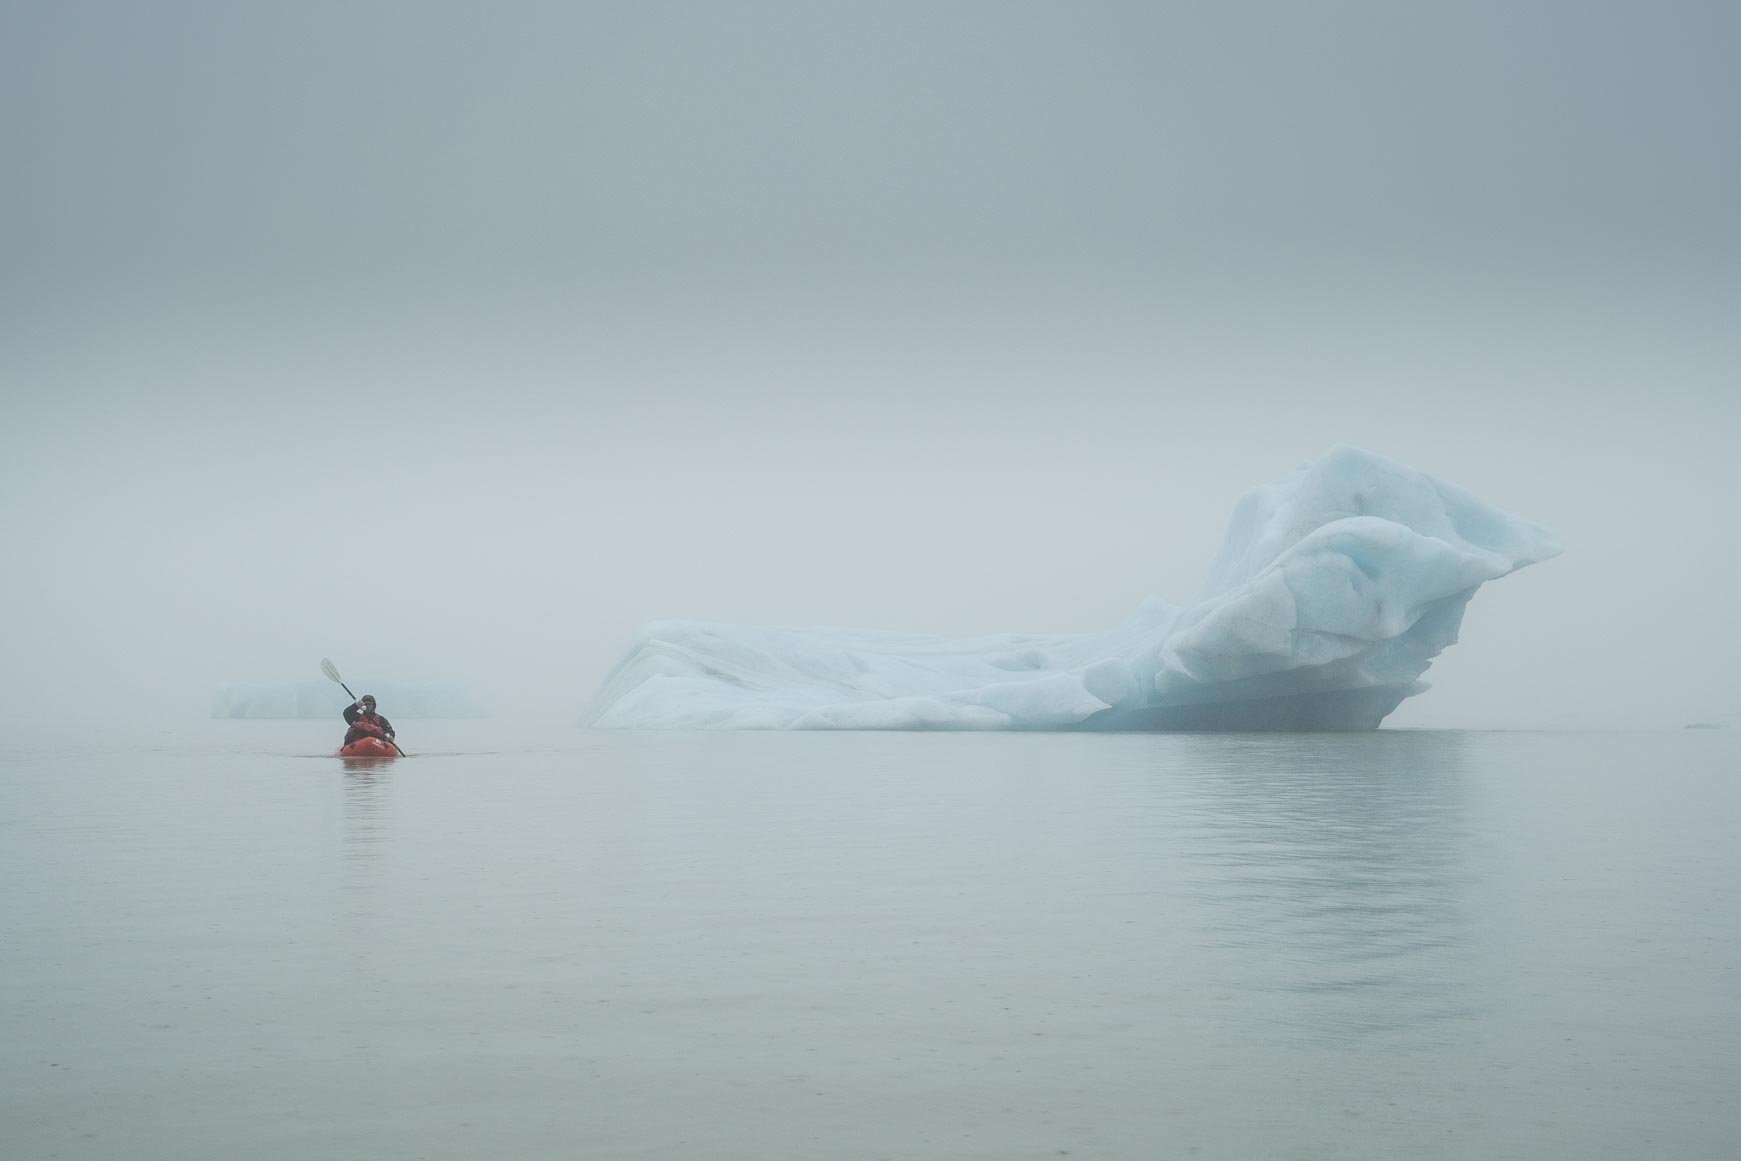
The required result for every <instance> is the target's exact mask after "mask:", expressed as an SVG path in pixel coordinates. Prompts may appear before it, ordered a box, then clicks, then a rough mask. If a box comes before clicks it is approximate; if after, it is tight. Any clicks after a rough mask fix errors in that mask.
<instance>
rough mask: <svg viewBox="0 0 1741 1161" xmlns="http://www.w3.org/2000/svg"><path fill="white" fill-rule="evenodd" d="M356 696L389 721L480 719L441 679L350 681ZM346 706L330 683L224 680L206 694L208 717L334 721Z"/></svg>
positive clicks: (348, 701)
mask: <svg viewBox="0 0 1741 1161" xmlns="http://www.w3.org/2000/svg"><path fill="white" fill-rule="evenodd" d="M351 688H352V689H354V690H356V691H357V693H358V694H359V695H361V694H364V693H372V694H374V695H375V698H376V699H377V701H378V702H379V703H380V706H381V712H382V713H384V714H386V715H387V717H388V719H389V720H397V719H400V718H407V719H409V718H481V717H485V716H487V715H486V713H485V712H484V708H483V707H482V706H480V705H479V704H478V703H477V702H475V701H473V700H472V698H471V697H470V696H469V695H468V694H467V693H466V692H465V690H463V689H461V688H460V687H459V686H457V685H454V684H453V683H451V682H446V681H379V680H374V679H370V678H364V679H361V680H358V681H353V682H351ZM349 704H351V699H350V698H349V697H346V696H345V691H344V690H342V689H340V688H339V687H338V686H336V685H334V684H333V683H332V682H330V681H230V682H225V683H224V684H223V685H220V686H218V688H217V692H215V693H214V694H213V695H212V716H213V717H214V718H334V719H337V718H338V716H339V714H340V713H341V712H343V710H344V708H345V707H346V706H347V705H349Z"/></svg>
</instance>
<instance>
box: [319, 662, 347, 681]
mask: <svg viewBox="0 0 1741 1161" xmlns="http://www.w3.org/2000/svg"><path fill="white" fill-rule="evenodd" d="M320 671H321V672H322V673H324V674H326V675H327V677H328V679H329V680H332V681H336V682H338V683H339V684H340V685H343V684H344V683H345V679H344V678H342V677H340V676H339V668H338V666H336V665H334V664H333V663H332V662H330V661H328V660H327V659H326V658H324V657H322V658H321V659H320Z"/></svg>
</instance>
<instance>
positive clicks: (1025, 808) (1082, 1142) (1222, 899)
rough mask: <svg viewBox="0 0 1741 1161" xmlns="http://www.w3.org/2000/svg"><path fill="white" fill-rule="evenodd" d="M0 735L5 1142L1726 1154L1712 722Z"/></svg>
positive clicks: (204, 1146)
mask: <svg viewBox="0 0 1741 1161" xmlns="http://www.w3.org/2000/svg"><path fill="white" fill-rule="evenodd" d="M404 740H405V742H406V743H407V747H408V748H409V749H411V750H413V752H414V754H415V756H414V757H413V758H411V759H409V760H402V761H399V762H396V763H386V764H376V765H368V764H361V765H348V766H347V765H345V764H343V763H341V762H340V761H339V760H337V759H334V758H329V757H325V756H322V752H323V751H326V750H328V749H330V747H331V746H332V745H333V744H334V743H335V741H336V736H335V731H334V730H333V729H332V728H331V727H330V726H327V725H325V724H324V723H246V722H214V723H209V724H202V725H199V726H197V727H190V728H188V729H185V730H176V731H165V732H162V733H158V734H152V735H149V736H142V735H128V734H122V733H115V734H110V735H97V736H93V737H91V738H88V739H86V740H84V741H81V742H79V743H77V744H74V745H64V744H60V743H56V742H53V741H52V740H51V739H50V738H49V737H48V736H47V735H32V734H30V733H28V732H20V731H19V730H17V729H16V728H14V729H12V730H11V731H9V733H8V736H7V738H6V740H5V742H4V743H0V875H3V876H4V882H5V884H6V886H5V890H4V895H3V896H0V988H3V989H4V996H5V1003H4V1007H3V1009H0V1141H3V1142H4V1150H3V1151H4V1153H5V1155H6V1156H8V1157H19V1158H69V1159H85V1158H115V1157H126V1158H129V1159H131V1161H143V1159H149V1158H163V1159H166V1161H168V1159H174V1161H185V1159H187V1158H190V1157H248V1158H250V1159H251V1161H272V1159H278V1158H284V1159H291V1158H295V1159H299V1161H300V1159H306V1158H312V1157H364V1156H366V1157H370V1158H382V1159H384V1158H430V1159H441V1161H446V1159H455V1161H457V1159H466V1161H472V1159H475V1158H480V1157H490V1158H574V1157H589V1158H590V1157H598V1158H612V1159H615V1158H669V1157H697V1158H709V1159H724V1158H743V1159H746V1161H747V1159H751V1158H754V1159H757V1161H763V1159H770V1158H794V1159H800V1158H802V1159H822V1158H866V1159H874V1158H881V1157H887V1158H901V1159H909V1158H951V1159H972V1158H985V1159H987V1161H990V1159H997V1161H1008V1159H1021V1158H1056V1157H1059V1156H1066V1155H1068V1156H1075V1157H1088V1158H1133V1159H1134V1158H1154V1157H1205V1158H1221V1157H1225V1158H1264V1157H1277V1158H1295V1157H1300V1158H1304V1157H1329V1156H1334V1157H1355V1158H1374V1159H1377V1158H1386V1159H1390V1158H1397V1157H1405V1156H1407V1157H1442V1158H1483V1159H1486V1158H1503V1157H1517V1158H1542V1157H1566V1158H1580V1159H1582V1158H1636V1157H1645V1156H1663V1157H1675V1158H1706V1157H1709V1158H1719V1157H1729V1156H1733V1155H1734V1149H1735V1142H1736V1140H1737V1139H1741V1106H1738V1104H1737V1100H1736V1097H1735V1096H1734V1093H1735V1092H1736V1091H1741V999H1738V997H1741V908H1738V907H1737V906H1736V905H1735V901H1734V897H1733V890H1734V884H1735V883H1736V882H1738V881H1741V844H1738V843H1737V838H1736V836H1737V835H1738V834H1741V787H1738V786H1737V780H1736V773H1737V769H1738V763H1737V761H1736V759H1737V757H1738V756H1741V754H1738V751H1741V747H1738V745H1737V743H1736V740H1735V737H1734V735H1732V734H1731V733H1729V732H1726V731H1718V732H1688V733H1666V734H1618V733H1616V734H1518V733H1435V732H1417V731H1381V732H1378V733H1372V734H1353V735H1294V736H1276V735H1268V736H1233V735H1161V736H1085V735H995V734H994V735H960V734H892V735H878V734H797V735H793V734H724V735H684V734H670V735H658V734H651V735H611V734H592V733H587V732H584V731H575V730H560V731H546V732H536V733H526V732H524V731H520V732H515V731H511V730H509V729H508V728H507V727H505V726H502V725H499V724H492V723H466V724H464V725H461V724H434V723H409V722H408V723H404Z"/></svg>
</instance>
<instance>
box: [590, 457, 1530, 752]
mask: <svg viewBox="0 0 1741 1161" xmlns="http://www.w3.org/2000/svg"><path fill="white" fill-rule="evenodd" d="M1559 551H1560V548H1559V545H1558V544H1557V543H1556V542H1555V540H1554V538H1553V536H1552V535H1551V534H1550V533H1548V532H1547V531H1546V530H1545V529H1543V528H1541V527H1539V526H1537V525H1535V524H1531V523H1529V522H1527V521H1524V520H1520V519H1518V518H1517V517H1515V516H1510V515H1508V514H1506V513H1504V512H1501V511H1499V510H1498V509H1496V508H1492V507H1490V506H1488V505H1487V504H1484V503H1482V502H1481V501H1480V500H1478V499H1476V498H1475V497H1474V496H1472V495H1470V494H1469V493H1468V492H1465V491H1463V490H1462V489H1461V488H1457V487H1454V486H1452V485H1450V484H1446V483H1444V482H1443V481H1440V480H1436V479H1434V478H1433V477H1432V476H1428V475H1425V474H1423V473H1421V472H1417V471H1414V470H1412V469H1410V468H1407V467H1404V466H1403V465H1401V464H1397V463H1393V462H1391V461H1390V460H1386V459H1384V458H1382V457H1380V456H1376V455H1373V454H1372V453H1370V452H1365V451H1361V450H1360V449H1358V448H1353V447H1346V446H1341V447H1336V448H1333V449H1332V450H1331V451H1330V452H1328V453H1327V454H1326V455H1324V456H1323V457H1322V458H1321V459H1319V460H1318V461H1317V462H1315V463H1312V464H1309V465H1307V466H1305V467H1303V468H1301V469H1300V470H1299V471H1297V472H1295V473H1294V474H1293V475H1292V476H1290V477H1288V478H1287V479H1286V480H1283V481H1281V482H1280V483H1277V484H1271V485H1268V486H1267V487H1260V488H1257V489H1255V490H1253V491H1251V492H1248V493H1247V494H1246V495H1245V496H1244V497H1242V498H1241V499H1240V500H1239V502H1238V504H1237V505H1235V507H1234V510H1233V519H1232V523H1231V525H1230V526H1229V528H1228V530H1227V536H1226V540H1225V542H1224V543H1223V544H1222V547H1221V553H1220V555H1219V556H1218V557H1217V558H1216V560H1215V563H1214V565H1213V566H1212V567H1211V569H1210V573H1209V582H1208V584H1207V586H1206V587H1205V589H1204V592H1203V594H1202V596H1201V597H1200V598H1199V599H1198V600H1197V601H1196V603H1194V604H1192V605H1190V606H1188V607H1185V608H1177V607H1174V606H1172V605H1169V604H1166V603H1165V602H1163V601H1160V600H1158V599H1155V598H1152V597H1151V598H1150V599H1149V600H1147V601H1146V602H1144V603H1143V604H1142V606H1141V607H1140V608H1138V609H1137V611H1136V613H1135V614H1134V615H1133V616H1132V617H1130V619H1129V620H1127V621H1125V622H1124V623H1123V624H1122V625H1119V626H1118V627H1116V628H1114V629H1111V630H1108V631H1106V632H1102V633H1088V634H1057V635H1035V634H1024V633H1011V634H998V635H995V636H991V637H979V638H973V639H970V640H949V639H946V638H941V637H932V636H925V635H917V634H909V633H888V632H876V631H858V630H842V629H758V628H746V627H740V626H732V625H716V624H706V623H701V622H695V621H654V622H652V623H650V624H648V625H646V626H644V627H643V628H642V629H641V631H640V632H639V633H638V634H637V635H636V637H635V640H634V643H633V644H632V645H631V647H630V649H629V652H628V655H627V656H625V657H624V658H623V660H622V661H621V662H620V663H619V664H618V665H617V666H616V668H615V669H614V670H613V671H612V672H611V674H610V675H609V677H607V678H606V680H605V683H604V687H603V689H602V690H601V691H600V693H599V695H598V698H597V700H596V702H595V704H594V706H593V710H592V713H591V722H592V724H593V725H594V726H596V727H601V728H606V729H768V730H777V729H789V730H814V729H841V730H871V729H883V730H908V729H983V730H1013V729H1027V730H1069V729H1087V730H1366V729H1373V728H1375V727H1377V725H1378V724H1379V722H1380V721H1382V720H1383V719H1384V717H1385V715H1386V714H1388V713H1390V712H1391V711H1392V710H1393V709H1395V708H1396V707H1397V705H1398V703H1400V702H1401V701H1402V700H1403V698H1405V697H1408V696H1410V695H1411V694H1415V693H1419V692H1421V691H1422V690H1424V689H1426V688H1427V687H1426V684H1425V683H1424V682H1422V681H1421V680H1420V676H1421V674H1422V673H1423V672H1425V671H1426V669H1427V667H1428V665H1430V664H1431V663H1432V659H1433V658H1434V657H1435V656H1437V655H1438V653H1439V651H1440V650H1442V649H1444V648H1445V647H1446V646H1447V645H1451V644H1453V643H1454V642H1455V641H1456V640H1457V630H1458V627H1459V626H1460V625H1461V623H1462V620H1463V609H1464V607H1465V606H1466V605H1467V604H1468V603H1469V598H1470V597H1472V596H1474V595H1475V590H1476V589H1478V588H1480V587H1481V585H1482V584H1483V583H1484V582H1486V581H1490V580H1494V579H1495V578H1497V577H1502V576H1504V575H1505V574H1507V573H1509V572H1512V571H1513V570H1515V569H1519V568H1522V567H1523V566H1524V565H1527V564H1534V563H1535V562H1537V561H1541V560H1546V559H1548V558H1549V557H1551V556H1554V555H1556V554H1558V553H1559Z"/></svg>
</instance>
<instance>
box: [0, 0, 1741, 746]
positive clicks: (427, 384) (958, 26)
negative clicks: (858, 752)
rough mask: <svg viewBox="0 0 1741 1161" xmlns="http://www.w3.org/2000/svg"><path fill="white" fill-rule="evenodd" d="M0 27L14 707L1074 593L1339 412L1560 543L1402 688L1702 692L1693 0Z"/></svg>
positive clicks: (463, 16)
mask: <svg viewBox="0 0 1741 1161" xmlns="http://www.w3.org/2000/svg"><path fill="white" fill-rule="evenodd" d="M3 21H4V25H3V27H0V126H3V129H0V132H3V134H4V145H5V156H6V181H5V182H4V183H0V388H3V390H4V393H5V394H4V401H5V421H4V424H3V425H0V472H3V473H4V476H3V480H4V483H3V496H0V504H3V505H4V507H3V508H0V528H3V531H4V537H5V539H4V545H5V552H4V557H3V561H0V618H3V620H0V625H3V627H4V637H5V653H6V656H7V659H8V662H9V663H8V664H7V665H6V666H5V667H4V669H3V670H0V674H3V676H0V683H3V684H0V701H3V704H4V709H3V712H4V714H6V715H8V716H36V715H54V714H61V715H71V716H77V717H80V718H87V717H96V718H114V719H118V720H126V721H165V722H169V721H180V720H186V719H190V718H193V717H198V716H202V715H204V714H205V713H206V712H207V708H208V706H209V704H210V697H211V693H212V689H213V687H214V686H216V685H217V684H218V683H219V682H222V681H225V680H232V679H240V680H248V679H273V678H295V679H304V678H311V677H317V676H318V669H317V666H318V663H319V659H320V658H321V657H322V656H323V655H325V656H331V657H332V658H333V659H334V660H335V661H336V662H337V663H338V664H339V666H340V667H341V668H342V669H345V670H346V671H347V672H357V673H372V674H377V675H383V676H394V677H403V678H438V679H446V680H453V681H458V682H460V683H462V684H463V685H465V686H466V687H467V688H468V689H469V690H471V691H472V692H473V693H474V694H476V695H477V696H479V697H480V698H482V699H483V700H484V701H485V702H486V703H488V704H490V705H491V706H493V708H494V709H495V710H496V711H497V713H498V714H499V715H500V716H502V717H503V718H504V719H507V720H512V719H513V718H516V717H527V718H545V719H551V720H573V719H575V718H576V717H578V715H579V713H580V711H581V709H582V707H583V706H584V704H585V703H586V701H587V700H588V699H589V698H590V696H591V695H592V693H593V691H594V690H595V689H596V687H597V685H598V683H599V681H600V679H601V678H602V676H603V675H604V673H605V671H606V670H607V669H608V668H609V667H610V665H611V664H612V663H613V662H614V661H615V660H616V658H617V656H618V655H619V654H620V653H621V652H622V650H623V649H624V647H625V646H626V644H627V642H628V638H629V635H630V634H631V633H632V632H633V630H634V628H635V627H636V626H637V625H638V624H639V623H641V622H642V621H644V620H647V619H649V618H653V617H664V616H681V617H695V618H704V619H715V620H726V621H744V622H752V623H774V624H786V625H803V624H828V625H845V626H865V627H887V628H904V629H916V630H928V631H934V632H939V633H947V634H961V635H968V634H975V633H982V632H991V631H997V630H1014V629H1031V630H1036V631H1074V630H1089V629H1095V628H1099V627H1103V626H1106V625H1109V624H1111V623H1113V622H1115V621H1117V620H1119V619H1121V618H1123V617H1124V616H1125V615H1127V614H1128V613H1129V612H1130V611H1131V610H1132V609H1134V608H1135V606H1136V605H1137V603H1138V602H1139V601H1140V600H1141V599H1142V598H1143V597H1144V596H1146V595H1148V594H1151V593H1154V594H1159V595H1161V596H1163V597H1165V598H1167V599H1169V600H1173V601H1183V600H1186V599H1188V598H1189V597H1190V596H1192V595H1193V594H1194V593H1195V592H1196V591H1197V589H1198V588H1199V586H1200V585H1201V584H1202V581H1203V577H1204V574H1205V571H1206V569H1207V567H1208V564H1209V561H1210V558H1211V557H1212V555H1213V554H1214V552H1215V549H1216V547H1217V545H1218V543H1219V539H1220V535H1221V532H1222V529H1223V527H1224V526H1225V522H1226V518H1227V514H1228V511H1229V509H1230V508H1231V506H1232V504H1233V501H1234V500H1235V498H1236V497H1237V496H1238V495H1239V493H1240V492H1241V491H1243V490H1244V489H1246V488H1248V487H1251V486H1253V485H1256V484H1259V483H1265V482H1268V481H1271V480H1273V479H1276V478H1279V477H1280V476H1282V475H1284V474H1285V473H1286V472H1287V471H1289V470H1290V469H1292V468H1293V467H1294V466H1296V465H1297V464H1299V463H1300V462H1302V461H1304V460H1306V459H1309V458H1312V457H1314V456H1316V455H1318V454H1320V453H1321V452H1322V451H1323V450H1324V449H1325V448H1327V447H1328V446H1330V445H1331V444H1334V443H1336V442H1351V443H1355V444H1358V445H1361V446H1363V447H1367V448H1369V449H1371V450H1373V451H1376V452H1379V453H1381V454H1384V455H1387V456H1389V457H1392V458H1394V459H1398V460H1401V461H1402V462H1405V463H1407V464H1410V465H1411V466H1414V467H1417V468H1420V469H1422V470H1425V471H1428V472H1432V473H1434V474H1435V475H1438V476H1440V477H1442V478H1444V479H1446V480H1449V481H1451V482H1453V483H1456V484H1459V485H1462V486H1464V487H1467V488H1468V489H1470V490H1472V491H1473V492H1475V493H1476V494H1477V495H1480V496H1482V497H1483V498H1484V499H1487V500H1489V501H1491V502H1493V503H1495V504H1497V505H1499V506H1500V507H1503V508H1505V509H1507V510H1509V511H1513V512H1516V513H1518V514H1520V515H1522V516H1525V517H1527V518H1530V519H1533V520H1537V521H1540V522H1542V523H1544V524H1546V525H1548V526H1549V527H1551V528H1553V529H1554V530H1555V531H1556V532H1558V533H1559V534H1560V536H1561V538H1562V539H1563V541H1564V542H1565V545H1566V548H1567V552H1566V554H1565V556H1563V557H1561V558H1559V559H1557V560H1554V561H1551V562H1549V563H1546V564H1543V565H1541V566H1540V567H1538V568H1532V569H1529V570H1528V571H1526V572H1523V573H1521V574H1519V575H1517V576H1515V577H1511V578H1507V579H1504V580H1501V581H1499V582H1496V583H1494V584H1492V585H1491V586H1489V587H1487V588H1485V589H1483V591H1482V592H1481V593H1480V595H1479V596H1478V597H1477V598H1476V599H1475V601H1474V602H1473V604H1472V605H1471V606H1470V609H1469V614H1468V617H1467V620H1466V622H1465V626H1464V631H1463V640H1462V642H1461V643H1460V644H1459V645H1457V646H1456V647H1454V648H1453V649H1451V650H1450V651H1449V652H1447V653H1446V654H1445V655H1444V656H1443V657H1442V658H1441V659H1440V660H1439V662H1438V663H1437V664H1436V665H1435V667H1434V668H1433V670H1432V671H1431V672H1430V673H1429V675H1428V676H1429V679H1430V680H1432V681H1433V683H1434V685H1435V688H1434V689H1433V691H1432V692H1430V693H1428V694H1426V695H1425V696H1423V697H1421V698H1417V699H1413V700H1412V701H1410V702H1406V703H1404V706H1403V708H1402V709H1401V710H1399V711H1398V712H1397V713H1396V714H1395V715H1394V716H1393V717H1392V718H1391V719H1390V724H1395V725H1413V726H1508V727H1571V726H1594V727H1608V726H1626V727H1630V726H1641V727H1677V728H1678V727H1679V726H1681V725H1682V724H1684V723H1687V722H1691V721H1698V720H1717V721H1729V722H1734V721H1735V719H1736V714H1735V707H1736V704H1737V701H1738V699H1741V682H1738V681H1737V679H1736V677H1735V676H1734V670H1733V668H1732V666H1731V661H1730V658H1731V655H1732V653H1733V652H1734V650H1735V648H1736V646H1737V644H1741V618H1738V616H1737V614H1736V611H1735V602H1734V600H1733V599H1732V596H1731V592H1732V590H1733V588H1734V583H1733V578H1734V575H1735V569H1736V565H1737V563H1738V561H1737V551H1736V547H1735V533H1734V524H1735V517H1734V512H1733V507H1734V504H1735V500H1736V497H1737V496H1741V468H1738V467H1737V457H1736V455H1735V452H1734V449H1733V446H1732V445H1733V442H1734V440H1735V438H1736V433H1737V432H1741V392H1738V391H1737V382H1738V381H1741V379H1738V373H1741V328H1737V326H1736V320H1737V318H1738V317H1741V274H1738V271H1741V265H1738V263H1741V216H1738V213H1737V210H1736V207H1737V206H1741V159H1738V155H1737V153H1736V151H1735V149H1734V146H1733V135H1734V124H1735V119H1736V115H1737V113H1741V80H1738V75H1737V72H1736V70H1735V69H1734V67H1733V61H1734V60H1735V59H1736V56H1735V54H1736V51H1737V49H1741V17H1738V16H1737V10H1736V9H1735V8H1734V7H1733V6H1730V5H1721V4H1668V5H1663V4H1655V5H1648V6H1646V5H1642V4H1639V5H1601V6H1588V5H1573V4H1524V5H1516V4H1503V5H1502V4H1485V3H1483V4H1475V5H1459V6H1454V7H1445V8H1444V9H1442V10H1440V11H1434V12H1426V11H1420V10H1416V9H1413V8H1410V9H1399V8H1396V7H1395V6H1391V5H1380V4H1371V5H1363V4H1351V5H1331V6H1328V7H1326V6H1297V5H1280V6H1274V7H1269V6H1246V5H1227V6H1216V7H1214V8H1212V9H1210V8H1200V7H1195V6H1193V7H1189V8H1187V7H1179V8H1169V7H1166V6H1162V5H1136V4H1086V5H1068V6H1066V5H1025V4H946V5H940V6H935V5H906V4H895V5H887V4H885V5H875V6H845V5H830V4H805V5H798V4H793V5H783V4H752V5H748V6H729V7H728V6H712V5H659V4H590V5H585V6H563V5H531V4H528V5H489V6H485V5H477V6H461V5H452V4H418V5H409V4H403V5H368V4H365V5H343V6H340V5H298V6H294V7H291V8H284V9H283V10H281V11H279V12H276V13H270V12H258V11H252V10H247V11H243V10H238V9H236V8H235V7H234V6H230V5H220V4H216V3H211V4H162V5H153V6H141V7H135V6H124V5H73V4H68V5H56V6H52V7H51V6H37V7H36V8H35V9H33V10H31V11H20V10H18V9H17V7H15V8H14V9H13V10H11V11H9V12H8V14H7V15H6V16H5V17H4V18H3ZM336 708H337V707H336V706H335V710H336ZM382 708H383V710H384V711H385V712H387V713H388V714H391V713H392V707H391V706H390V705H383V707H382Z"/></svg>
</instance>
